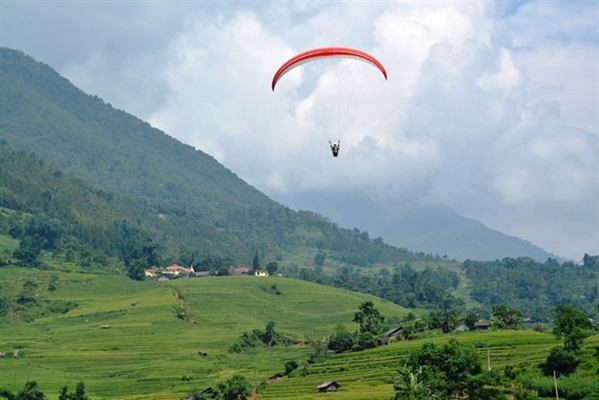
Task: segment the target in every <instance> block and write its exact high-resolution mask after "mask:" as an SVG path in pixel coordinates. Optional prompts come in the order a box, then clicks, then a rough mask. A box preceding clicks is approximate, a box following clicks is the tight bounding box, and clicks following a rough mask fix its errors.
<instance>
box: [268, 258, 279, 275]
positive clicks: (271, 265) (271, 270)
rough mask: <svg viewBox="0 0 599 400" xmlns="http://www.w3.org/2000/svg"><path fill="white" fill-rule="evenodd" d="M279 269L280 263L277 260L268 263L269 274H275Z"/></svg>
mask: <svg viewBox="0 0 599 400" xmlns="http://www.w3.org/2000/svg"><path fill="white" fill-rule="evenodd" d="M278 269H279V264H278V263H277V262H276V261H271V262H269V263H268V264H266V272H268V275H274V273H275V272H277V270H278Z"/></svg>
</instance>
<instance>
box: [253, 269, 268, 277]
mask: <svg viewBox="0 0 599 400" xmlns="http://www.w3.org/2000/svg"><path fill="white" fill-rule="evenodd" d="M254 275H255V276H268V271H266V270H263V269H257V270H256V271H254Z"/></svg>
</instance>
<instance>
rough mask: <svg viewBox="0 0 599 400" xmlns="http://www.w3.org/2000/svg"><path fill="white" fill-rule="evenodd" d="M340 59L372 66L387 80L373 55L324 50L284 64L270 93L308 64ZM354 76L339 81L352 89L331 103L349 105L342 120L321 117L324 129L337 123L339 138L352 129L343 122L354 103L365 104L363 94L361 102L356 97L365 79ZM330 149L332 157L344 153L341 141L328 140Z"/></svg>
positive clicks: (325, 114) (341, 114)
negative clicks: (293, 72)
mask: <svg viewBox="0 0 599 400" xmlns="http://www.w3.org/2000/svg"><path fill="white" fill-rule="evenodd" d="M337 58H342V59H350V60H357V61H360V62H363V63H365V64H366V65H370V66H372V67H374V68H375V71H378V72H380V74H382V75H383V77H384V79H385V80H387V71H386V69H385V67H384V66H383V64H382V63H381V62H380V61H379V60H377V59H376V58H375V57H373V56H372V55H370V54H368V53H366V52H364V51H361V50H358V49H353V48H348V47H322V48H317V49H312V50H308V51H304V52H302V53H300V54H298V55H296V56H294V57H292V58H290V59H289V60H287V61H286V62H285V63H283V65H281V67H280V68H279V69H278V70H277V72H276V73H275V74H274V76H273V79H272V83H271V89H272V90H273V91H274V90H275V88H276V87H277V84H278V83H279V81H280V80H281V78H283V77H284V76H285V75H286V74H287V73H288V72H290V71H292V70H293V69H295V68H297V67H299V66H302V65H304V64H308V63H315V64H319V63H322V62H324V61H325V60H328V59H337ZM319 65H320V64H319ZM325 65H326V64H325ZM338 69H339V68H336V69H335V72H337V70H338ZM324 72H325V70H324V69H322V70H318V71H317V75H319V74H323V73H324ZM353 75H354V76H353V77H351V76H350V77H349V78H347V79H346V78H345V77H344V78H340V80H342V83H343V84H345V85H347V86H348V87H349V89H348V91H347V92H343V91H341V90H338V91H337V92H338V94H337V96H339V97H341V98H339V99H335V100H334V101H331V103H343V102H345V103H347V105H346V107H345V108H344V109H343V111H341V110H339V114H340V116H339V117H338V118H337V119H332V118H331V119H329V117H328V114H327V111H326V110H323V111H322V115H323V116H322V117H320V118H321V119H322V120H323V121H321V125H330V124H331V121H336V122H337V124H338V127H337V129H338V136H341V133H342V132H343V131H344V130H345V129H347V127H348V126H349V123H348V122H347V121H342V120H343V119H346V118H347V116H348V115H349V114H351V113H350V112H349V111H348V110H349V108H350V105H351V103H352V102H353V103H356V102H358V101H361V100H363V94H362V98H360V97H359V96H358V95H357V94H356V93H355V92H356V82H357V81H359V80H361V78H362V76H356V73H353ZM344 80H347V81H351V82H343V81H344ZM316 86H318V85H316ZM362 86H363V87H364V89H365V90H368V89H369V85H368V84H366V83H363V84H362ZM320 103H322V107H323V108H324V106H325V103H326V101H324V100H321V101H320ZM354 107H355V104H354ZM339 109H341V107H340V106H339ZM323 130H327V131H328V126H325V127H324V128H323ZM327 133H328V132H327ZM329 146H330V148H331V152H332V154H333V157H337V156H338V155H339V150H340V149H341V140H340V139H338V140H337V142H331V140H330V139H329Z"/></svg>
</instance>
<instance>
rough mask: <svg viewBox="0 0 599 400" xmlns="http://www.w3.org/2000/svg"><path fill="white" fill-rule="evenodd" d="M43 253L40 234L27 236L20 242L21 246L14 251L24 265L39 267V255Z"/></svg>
mask: <svg viewBox="0 0 599 400" xmlns="http://www.w3.org/2000/svg"><path fill="white" fill-rule="evenodd" d="M41 253H42V239H41V238H40V236H39V235H37V234H35V235H33V236H25V237H24V238H23V239H21V241H20V242H19V247H18V248H17V249H16V250H15V251H14V253H13V257H14V258H16V259H17V262H18V263H19V264H20V265H22V266H24V267H37V266H38V265H39V263H40V262H39V256H40V254H41Z"/></svg>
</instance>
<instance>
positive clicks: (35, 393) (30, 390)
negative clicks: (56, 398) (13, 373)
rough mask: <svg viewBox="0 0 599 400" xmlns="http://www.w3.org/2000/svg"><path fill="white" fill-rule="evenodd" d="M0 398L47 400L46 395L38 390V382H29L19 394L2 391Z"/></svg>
mask: <svg viewBox="0 0 599 400" xmlns="http://www.w3.org/2000/svg"><path fill="white" fill-rule="evenodd" d="M0 397H4V398H5V399H8V400H47V399H48V398H47V397H46V395H45V394H44V393H43V392H42V391H41V390H39V389H38V387H37V382H36V381H27V382H26V383H25V387H24V388H23V390H21V391H20V392H19V393H17V394H16V395H15V394H12V393H11V392H9V391H8V390H6V389H0Z"/></svg>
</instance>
